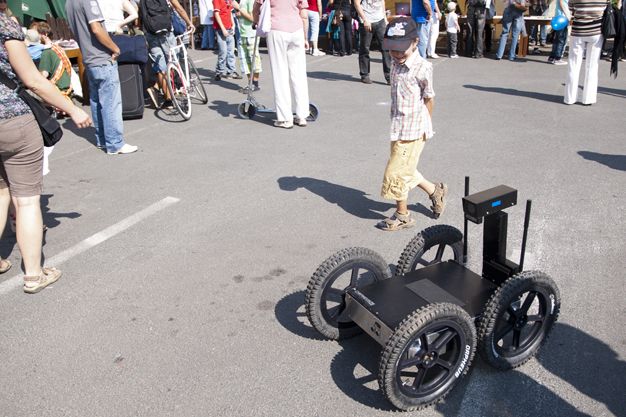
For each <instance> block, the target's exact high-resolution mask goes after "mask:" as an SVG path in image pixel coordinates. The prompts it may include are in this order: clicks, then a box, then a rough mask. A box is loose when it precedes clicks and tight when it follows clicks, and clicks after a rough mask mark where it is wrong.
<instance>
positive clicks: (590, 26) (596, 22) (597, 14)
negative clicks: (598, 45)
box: [569, 0, 607, 36]
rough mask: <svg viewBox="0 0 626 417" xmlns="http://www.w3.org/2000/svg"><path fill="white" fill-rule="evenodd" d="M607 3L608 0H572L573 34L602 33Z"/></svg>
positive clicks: (570, 7) (570, 3)
mask: <svg viewBox="0 0 626 417" xmlns="http://www.w3.org/2000/svg"><path fill="white" fill-rule="evenodd" d="M606 4H607V2H606V0H570V2H569V9H570V11H571V12H572V36H594V35H601V34H602V14H603V13H604V9H605V8H606Z"/></svg>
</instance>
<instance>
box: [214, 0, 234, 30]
mask: <svg viewBox="0 0 626 417" xmlns="http://www.w3.org/2000/svg"><path fill="white" fill-rule="evenodd" d="M217 14H219V16H220V20H221V21H222V25H224V29H226V30H228V29H232V27H233V2H232V1H231V0H213V16H215V15H217ZM213 27H214V28H215V29H218V30H219V28H220V27H219V25H218V24H217V21H216V20H215V18H214V19H213Z"/></svg>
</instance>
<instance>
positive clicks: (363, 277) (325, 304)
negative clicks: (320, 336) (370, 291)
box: [320, 261, 382, 328]
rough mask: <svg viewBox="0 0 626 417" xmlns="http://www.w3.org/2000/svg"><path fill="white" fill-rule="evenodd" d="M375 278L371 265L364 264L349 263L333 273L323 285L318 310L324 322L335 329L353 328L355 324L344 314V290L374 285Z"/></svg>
mask: <svg viewBox="0 0 626 417" xmlns="http://www.w3.org/2000/svg"><path fill="white" fill-rule="evenodd" d="M380 279H382V277H377V276H376V275H375V273H374V272H373V271H372V267H371V265H369V264H368V263H365V262H358V261H357V262H350V263H349V264H346V265H344V266H342V267H341V268H338V269H337V270H335V271H333V273H332V274H330V275H329V277H328V279H327V280H326V282H325V284H324V289H323V291H322V295H321V302H320V308H321V313H322V317H324V320H325V321H326V322H327V323H329V324H331V325H332V326H335V327H337V328H347V327H354V326H356V324H355V323H354V322H353V321H352V320H350V318H349V317H348V315H347V314H346V290H347V289H348V288H350V287H356V288H362V287H364V286H366V285H368V284H371V283H374V282H375V281H377V280H380Z"/></svg>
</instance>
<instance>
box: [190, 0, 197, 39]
mask: <svg viewBox="0 0 626 417" xmlns="http://www.w3.org/2000/svg"><path fill="white" fill-rule="evenodd" d="M189 20H191V25H192V26H193V0H189ZM195 33H196V32H195V31H194V33H192V34H191V49H196V37H195V36H194V35H195Z"/></svg>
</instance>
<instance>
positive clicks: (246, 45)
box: [236, 0, 263, 93]
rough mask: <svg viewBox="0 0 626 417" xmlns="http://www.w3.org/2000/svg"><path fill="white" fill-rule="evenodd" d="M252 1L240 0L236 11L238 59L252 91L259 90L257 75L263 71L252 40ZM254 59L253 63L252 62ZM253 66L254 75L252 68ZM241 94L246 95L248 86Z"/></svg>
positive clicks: (257, 48)
mask: <svg viewBox="0 0 626 417" xmlns="http://www.w3.org/2000/svg"><path fill="white" fill-rule="evenodd" d="M253 6H254V0H240V1H239V6H238V7H236V9H237V18H238V20H239V31H240V33H241V48H242V50H243V54H241V56H240V57H239V59H240V60H241V62H242V64H243V65H242V67H243V68H244V72H245V74H246V75H247V76H248V80H250V77H252V91H256V90H258V89H259V75H260V73H261V71H263V69H262V68H261V57H260V56H259V43H258V42H257V44H256V49H255V48H254V43H255V42H254V39H255V37H256V29H255V28H253V20H254V17H253V16H252V8H253ZM252 58H254V63H253V62H252ZM253 66H254V74H252V67H253ZM241 91H242V92H243V93H248V86H247V85H246V86H245V87H244V88H242V89H241Z"/></svg>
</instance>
